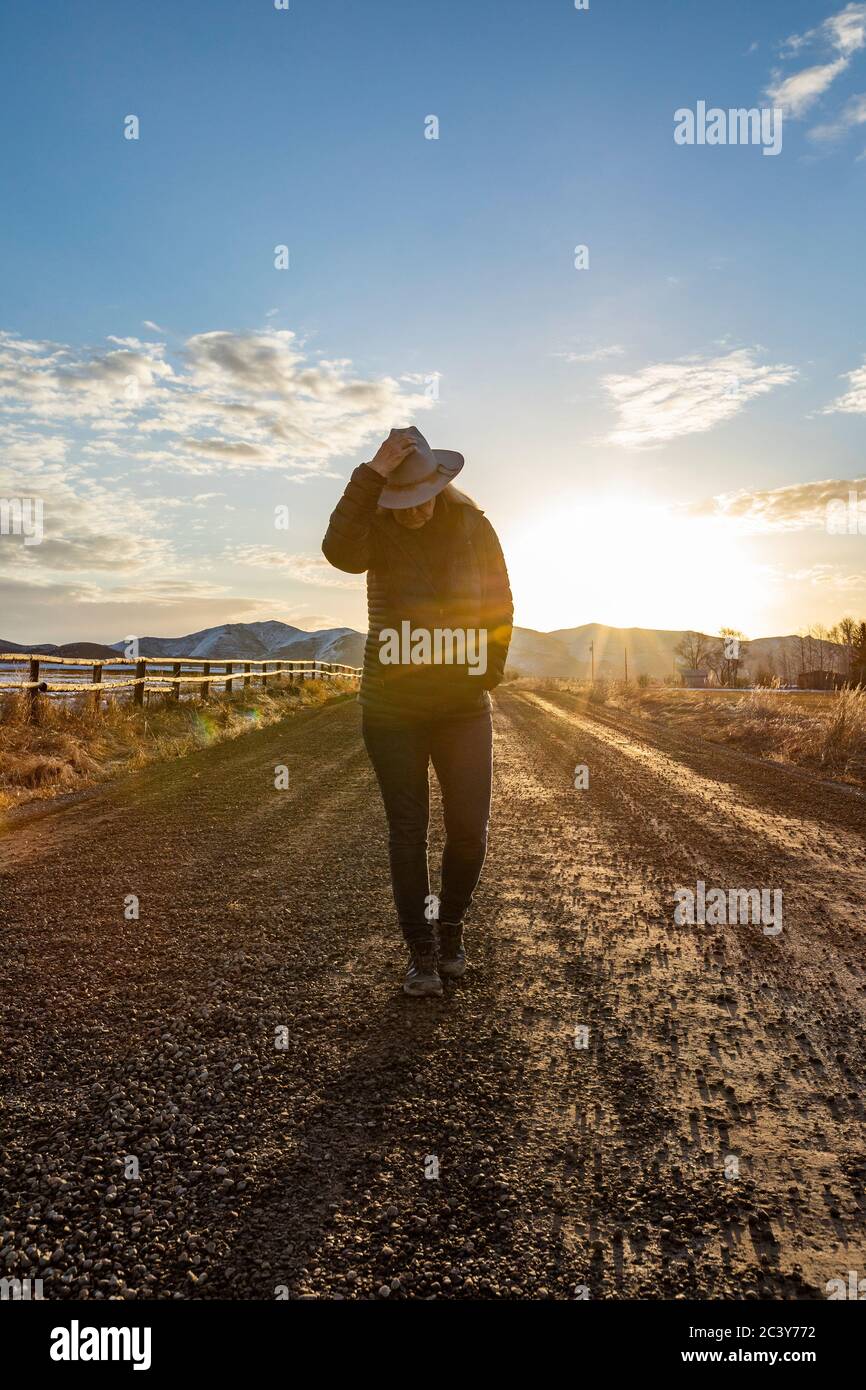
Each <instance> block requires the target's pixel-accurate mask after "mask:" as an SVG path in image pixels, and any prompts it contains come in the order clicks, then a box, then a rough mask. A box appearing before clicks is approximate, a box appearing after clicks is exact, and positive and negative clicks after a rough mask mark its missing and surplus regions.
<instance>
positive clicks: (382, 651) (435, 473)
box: [322, 426, 513, 994]
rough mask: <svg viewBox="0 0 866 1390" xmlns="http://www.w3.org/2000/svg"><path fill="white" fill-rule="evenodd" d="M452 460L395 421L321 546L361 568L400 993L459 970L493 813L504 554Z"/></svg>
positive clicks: (370, 725) (367, 739)
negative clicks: (433, 841) (434, 795)
mask: <svg viewBox="0 0 866 1390" xmlns="http://www.w3.org/2000/svg"><path fill="white" fill-rule="evenodd" d="M462 467H463V457H462V455H460V454H456V453H453V452H452V451H450V450H445V449H437V450H432V449H431V448H430V446H429V444H428V443H427V441H426V439H425V438H424V436H423V435H422V434H421V432H420V430H417V429H415V428H414V426H413V427H411V428H409V429H402V430H392V431H391V433H390V434H389V436H388V438H387V439H386V440H385V442H384V443H383V444H382V446H381V448H380V449H379V451H378V453H377V454H376V457H375V458H374V459H373V461H372V463H362V464H361V466H360V467H359V468H356V469H355V471H354V473H353V474H352V476H351V478H350V480H349V483H348V485H347V487H346V490H345V492H344V493H343V496H342V497H341V499H340V501H339V503H338V504H337V508H336V510H335V511H334V513H333V515H332V517H331V521H330V524H329V526H328V530H327V534H326V535H325V539H324V541H323V542H322V550H323V551H324V553H325V556H326V558H327V559H328V560H329V561H330V563H331V564H332V565H334V566H336V568H337V569H340V570H345V571H347V572H348V573H349V574H361V573H362V572H363V571H364V570H366V571H367V602H368V609H369V630H368V634H367V642H366V646H365V649H364V672H363V676H362V679H361V692H360V702H361V706H362V711H363V734H364V743H365V745H366V748H367V752H368V754H369V756H370V761H371V762H372V764H373V768H374V769H375V772H376V776H377V779H378V782H379V787H380V789H381V792H382V800H383V802H384V805H385V814H386V816H387V819H388V829H389V850H390V859H391V883H392V887H393V891H394V902H395V904H396V907H397V916H398V918H399V922H400V927H401V929H402V931H403V935H404V937H405V939H406V943H407V945H408V947H409V953H410V960H409V969H408V971H407V974H406V979H405V981H404V984H403V988H404V990H405V991H406V993H407V994H441V993H442V976H448V977H456V976H459V975H462V974H463V973H464V971H465V969H466V956H465V952H464V946H463V918H464V915H465V913H466V910H467V909H468V907H469V904H470V902H471V900H472V894H473V892H474V890H475V885H476V884H477V882H478V879H479V876H480V874H481V867H482V865H483V863H484V856H485V853H486V850H487V824H488V819H489V816H490V782H491V766H492V725H491V713H490V696H489V695H488V693H487V692H488V690H491V689H492V688H493V687H494V686H495V685H498V684H499V682H500V681H501V680H502V675H503V671H504V669H505V658H506V656H507V654H508V644H509V642H510V640H511V624H512V615H513V614H512V603H511V590H510V588H509V585H508V574H507V572H506V569H505V561H504V560H503V558H502V550H501V549H500V546H499V541H498V540H497V538H496V533H495V531H494V530H493V527H492V526H491V525H490V522H489V521H488V520H487V518H486V517H485V516H484V514H483V512H482V511H481V510H480V509H479V508H478V507H477V506H476V505H475V503H474V502H472V501H471V500H470V499H469V498H468V497H466V496H464V494H463V493H461V492H458V491H457V489H456V488H455V487H454V486H453V482H452V479H454V478H455V477H456V476H457V474H458V473H459V472H460V470H461V468H462ZM431 762H432V764H433V767H434V768H435V771H436V776H437V777H438V779H439V785H440V787H441V790H442V805H443V812H444V819H445V836H446V839H445V851H444V854H443V856H442V890H441V895H440V897H439V899H438V900H437V898H436V897H435V896H434V895H432V894H431V893H430V883H429V878H428V868H427V828H428V823H429V818H430V785H429V774H428V768H429V764H430V763H431ZM437 927H438V930H437ZM437 965H438V969H437Z"/></svg>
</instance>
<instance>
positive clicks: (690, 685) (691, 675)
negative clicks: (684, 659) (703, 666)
mask: <svg viewBox="0 0 866 1390" xmlns="http://www.w3.org/2000/svg"><path fill="white" fill-rule="evenodd" d="M680 675H681V676H682V678H683V685H684V686H686V687H687V689H689V690H705V689H706V687H707V686H708V685H709V680H710V673H709V671H697V670H694V669H692V668H690V667H686V669H685V670H681V671H680Z"/></svg>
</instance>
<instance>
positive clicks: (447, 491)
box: [439, 483, 481, 512]
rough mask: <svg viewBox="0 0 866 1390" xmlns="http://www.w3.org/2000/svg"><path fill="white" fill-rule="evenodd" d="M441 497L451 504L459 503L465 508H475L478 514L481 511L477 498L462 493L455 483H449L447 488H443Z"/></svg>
mask: <svg viewBox="0 0 866 1390" xmlns="http://www.w3.org/2000/svg"><path fill="white" fill-rule="evenodd" d="M439 496H440V497H445V498H446V499H447V500H448V501H449V502H457V503H459V504H460V505H461V506H463V507H474V508H475V510H476V512H480V511H481V508H480V507H479V505H478V503H477V502H476V501H475V498H474V497H470V496H469V494H468V492H461V491H460V489H459V487H455V486H454V484H453V483H449V484H448V486H447V487H443V489H442V491H441V492H440V493H439Z"/></svg>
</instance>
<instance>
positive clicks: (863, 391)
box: [821, 360, 866, 415]
mask: <svg viewBox="0 0 866 1390" xmlns="http://www.w3.org/2000/svg"><path fill="white" fill-rule="evenodd" d="M843 380H845V381H848V382H850V383H851V385H850V390H848V391H846V392H845V393H844V395H841V396H838V397H837V398H836V400H835V401H832V402H831V403H830V405H828V406H826V407H825V409H824V410H823V411H822V412H821V413H822V414H823V415H835V414H837V413H838V412H842V413H843V414H847V415H866V360H864V362H863V365H862V366H860V367H855V369H854V371H853V372H845V374H844V377H843Z"/></svg>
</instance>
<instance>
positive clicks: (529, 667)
mask: <svg viewBox="0 0 866 1390" xmlns="http://www.w3.org/2000/svg"><path fill="white" fill-rule="evenodd" d="M684 636H685V633H684V632H683V631H669V630H665V629H659V628H643V627H628V628H620V627H606V626H605V625H604V624H603V623H585V624H584V625H583V626H582V627H565V628H559V629H557V630H556V631H555V632H536V631H535V630H534V629H533V628H529V627H516V628H515V629H514V635H513V638H512V642H511V651H510V652H509V657H508V666H509V670H511V671H515V672H518V673H519V674H521V675H526V676H561V677H565V678H569V679H572V680H587V679H588V678H589V675H590V670H591V659H590V644H593V645H594V647H595V674H596V677H597V678H599V679H602V680H605V679H607V680H611V679H618V678H620V677H622V675H623V674H624V671H625V653H626V652H627V653H628V673H629V676H630V677H631V678H632V679H633V680H634V679H636V678H637V677H638V676H641V675H645V676H650V677H651V678H652V679H654V680H664V679H665V677H666V676H670V675H672V674H673V673H674V671H675V670H676V669H678V668H679V667H680V666H681V665H682V662H681V661H680V660H679V658H678V657H677V656H676V650H675V649H676V647H677V646H678V644H679V643H680V641H681V640H682V638H683V637H684ZM806 640H807V647H806V650H805V651H801V639H800V638H799V637H795V636H788V637H758V638H756V639H755V640H754V641H752V642H749V644H748V647H747V649H746V656H745V659H744V663H743V674H744V675H746V676H747V677H748V676H750V675H751V676H754V675H756V674H757V672H758V671H759V670H761V669H762V668H765V669H769V670H771V671H773V672H775V673H776V674H778V675H781V676H787V677H789V678H790V679H795V678H796V673H797V672H798V671H799V670H801V669H802V668H803V666H804V663H805V666H806V668H807V669H814V668H817V667H818V666H820V665H822V664H823V666H824V667H825V668H826V667H827V666H828V665H829V664H830V662H829V659H828V658H829V656H830V655H831V654H832V653H835V654H839V655H841V652H842V649H841V648H840V647H839V646H838V645H837V644H836V643H833V642H825V643H823V644H821V645H822V647H823V656H824V660H823V662H821V660H820V657H819V655H818V645H819V644H817V643H815V642H813V643H812V644H811V647H809V645H808V639H806ZM124 646H125V643H124V642H122V641H121V642H114V643H113V644H112V645H111V646H108V647H106V646H101V645H100V644H99V643H97V642H69V643H66V644H65V645H64V646H52V645H51V644H49V643H43V644H42V645H38V646H27V645H26V644H24V643H18V642H8V641H2V640H0V652H29V651H32V652H34V653H35V654H36V655H40V654H42V655H45V656H80V657H82V658H93V659H94V660H96V659H98V658H99V657H100V656H103V657H109V656H116V655H117V654H118V653H119V652H123V650H124ZM138 647H139V651H140V653H141V655H142V656H163V657H182V656H187V657H196V658H198V659H199V660H200V661H231V660H234V661H244V660H247V661H269V660H271V659H275V660H283V661H299V660H304V661H334V662H343V663H344V664H345V665H347V666H360V665H361V663H362V661H363V658H364V634H363V633H361V632H356V631H355V629H354V628H351V627H332V628H324V629H322V630H321V631H319V632H305V631H304V630H303V628H299V627H292V625H291V624H290V623H281V622H278V621H276V620H271V621H268V622H259V623H222V624H220V626H218V627H206V628H203V629H202V630H201V631H200V632H190V633H187V634H186V636H184V637H141V638H139V643H138ZM840 666H841V663H840Z"/></svg>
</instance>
